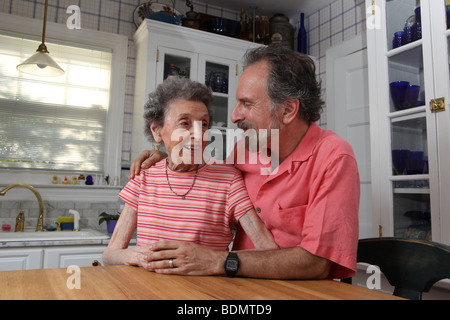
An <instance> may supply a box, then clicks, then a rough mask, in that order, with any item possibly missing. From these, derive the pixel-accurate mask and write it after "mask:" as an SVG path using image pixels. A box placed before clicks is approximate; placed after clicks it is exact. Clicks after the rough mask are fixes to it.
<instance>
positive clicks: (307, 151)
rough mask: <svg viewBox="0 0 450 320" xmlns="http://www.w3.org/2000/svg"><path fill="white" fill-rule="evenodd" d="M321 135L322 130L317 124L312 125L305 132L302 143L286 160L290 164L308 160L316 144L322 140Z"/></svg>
mask: <svg viewBox="0 0 450 320" xmlns="http://www.w3.org/2000/svg"><path fill="white" fill-rule="evenodd" d="M322 134H323V129H322V128H321V127H320V126H319V125H318V124H317V123H315V122H314V123H312V124H311V125H310V126H309V128H308V130H307V131H306V134H305V136H304V137H303V139H302V141H300V144H299V145H298V146H297V148H295V150H294V151H293V152H292V153H291V154H290V155H289V157H287V158H286V160H287V161H291V162H294V161H300V162H302V161H306V160H308V159H309V157H311V156H312V154H313V151H314V149H315V147H316V145H317V143H318V142H319V141H320V139H321V138H322ZM286 160H285V161H286Z"/></svg>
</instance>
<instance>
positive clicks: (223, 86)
mask: <svg viewBox="0 0 450 320" xmlns="http://www.w3.org/2000/svg"><path fill="white" fill-rule="evenodd" d="M228 75H229V67H228V66H225V65H221V64H217V63H212V62H206V76H205V84H206V85H207V86H209V87H210V88H211V90H212V91H214V92H219V93H225V94H228Z"/></svg>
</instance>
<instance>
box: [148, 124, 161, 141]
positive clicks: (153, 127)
mask: <svg viewBox="0 0 450 320" xmlns="http://www.w3.org/2000/svg"><path fill="white" fill-rule="evenodd" d="M150 130H151V131H152V135H153V139H154V140H155V141H156V142H161V140H162V138H161V134H160V130H161V127H160V126H159V125H158V124H157V123H156V122H155V121H153V122H152V123H150Z"/></svg>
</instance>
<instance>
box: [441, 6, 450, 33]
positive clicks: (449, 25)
mask: <svg viewBox="0 0 450 320" xmlns="http://www.w3.org/2000/svg"><path fill="white" fill-rule="evenodd" d="M442 1H445V4H446V6H445V8H446V12H447V29H450V2H449V1H448V0H442Z"/></svg>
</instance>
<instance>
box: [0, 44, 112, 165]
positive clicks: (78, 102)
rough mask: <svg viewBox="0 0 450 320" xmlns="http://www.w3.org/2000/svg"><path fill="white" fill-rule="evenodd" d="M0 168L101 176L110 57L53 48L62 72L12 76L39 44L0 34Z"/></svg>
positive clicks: (94, 51)
mask: <svg viewBox="0 0 450 320" xmlns="http://www.w3.org/2000/svg"><path fill="white" fill-rule="evenodd" d="M0 42H1V43H2V46H1V47H0V61H2V62H3V63H2V64H1V65H0V123H2V126H1V127H0V146H1V147H0V148H1V152H0V163H1V166H2V167H4V168H32V169H49V170H65V171H77V172H101V173H103V171H104V155H105V133H106V120H107V112H108V107H109V95H110V77H111V59H112V54H111V52H105V51H104V50H102V49H85V48H77V47H73V46H67V45H55V44H53V45H52V44H51V43H49V44H48V45H49V46H51V47H52V48H53V50H52V57H53V58H54V59H56V61H58V64H59V65H60V66H61V67H62V68H63V69H64V70H65V71H66V73H65V75H63V76H61V77H52V78H46V77H45V78H44V77H36V76H32V75H28V74H25V73H22V72H19V71H17V69H16V66H17V65H18V64H19V63H21V62H22V61H23V60H24V59H25V58H26V57H27V56H29V55H30V53H33V48H37V47H38V46H39V44H40V42H39V41H34V40H28V39H23V38H22V39H21V38H16V37H10V36H4V35H0Z"/></svg>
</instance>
